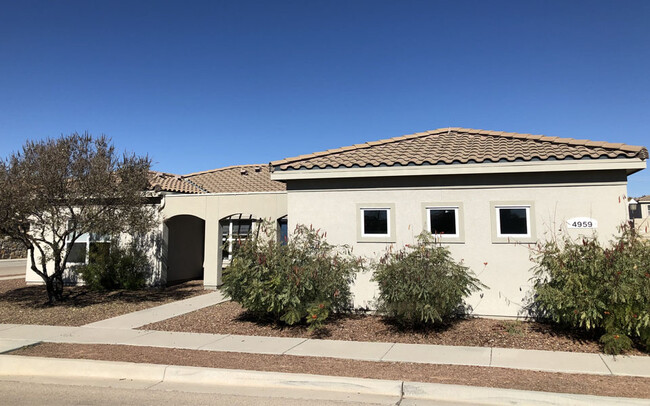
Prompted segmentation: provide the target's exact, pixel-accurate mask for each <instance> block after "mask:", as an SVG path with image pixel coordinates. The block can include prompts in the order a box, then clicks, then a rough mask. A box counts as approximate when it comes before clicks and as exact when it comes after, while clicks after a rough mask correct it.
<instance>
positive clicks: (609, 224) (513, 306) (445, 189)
mask: <svg viewBox="0 0 650 406" xmlns="http://www.w3.org/2000/svg"><path fill="white" fill-rule="evenodd" d="M471 176H472V175H465V176H459V177H457V178H456V179H455V180H454V179H450V178H447V179H445V180H444V181H437V180H436V178H426V179H425V178H422V179H414V178H403V179H398V178H393V179H384V180H381V179H379V180H375V181H373V182H369V181H368V179H365V180H364V179H361V180H355V181H346V182H342V183H340V184H339V185H337V184H336V182H328V181H323V180H321V181H318V180H313V181H309V183H301V184H299V185H297V184H294V185H292V184H291V182H289V184H288V188H289V192H288V198H287V205H288V212H289V227H290V229H292V228H293V227H294V226H295V225H296V224H297V223H306V224H313V225H314V227H317V228H321V229H323V230H325V231H327V238H328V241H329V242H330V243H334V244H352V245H353V247H354V253H355V254H356V255H362V256H366V257H369V258H375V259H376V258H378V257H379V256H380V255H382V253H384V251H385V250H386V249H387V247H388V245H390V244H389V243H376V242H359V241H358V229H359V223H358V222H359V220H358V210H359V209H358V208H359V205H365V204H378V205H386V206H387V207H388V206H389V205H393V206H392V207H394V209H393V210H392V211H393V212H394V213H392V214H393V216H394V224H395V243H396V244H397V245H398V246H402V245H404V244H409V243H413V242H414V239H415V236H417V235H418V234H419V233H420V232H421V231H422V230H423V229H424V227H426V223H425V222H424V215H423V210H424V209H423V206H422V204H423V203H436V202H440V203H446V202H461V203H462V206H463V213H462V214H461V215H462V216H463V218H462V220H461V222H462V223H464V230H463V231H464V242H463V243H456V244H445V245H447V246H448V247H449V249H450V251H451V253H452V255H453V257H454V258H455V259H456V260H463V261H464V263H465V264H466V265H468V266H469V267H470V268H471V269H472V270H474V272H475V273H476V274H477V275H479V277H480V279H481V281H483V283H485V284H486V285H488V286H489V288H490V289H488V290H484V291H483V292H481V293H480V294H479V293H477V294H474V295H473V296H472V297H470V298H469V300H468V303H469V304H470V305H471V306H472V307H473V308H474V313H475V314H477V315H486V316H488V315H489V316H518V315H520V313H521V310H522V304H523V302H522V300H523V299H524V297H525V295H526V294H527V293H528V292H529V290H530V281H529V279H530V277H531V276H532V273H531V271H530V269H531V267H532V265H533V264H532V263H531V261H530V260H529V256H530V254H531V252H530V251H529V249H528V246H527V245H526V244H524V245H519V244H508V243H495V242H493V237H492V233H493V231H492V230H493V227H494V224H493V223H494V222H493V220H492V219H491V217H492V216H491V210H492V209H491V202H504V201H507V202H532V207H533V209H534V218H533V221H534V227H535V229H536V237H537V238H536V239H538V240H544V239H548V238H551V236H552V235H553V234H554V233H557V231H558V230H559V229H560V228H565V227H561V226H562V225H563V224H564V223H565V221H566V220H567V219H569V218H572V217H591V218H594V219H596V220H597V221H598V228H597V229H596V230H569V231H568V232H569V235H571V236H572V237H578V236H579V235H581V234H583V235H584V234H587V235H591V234H592V233H593V232H595V233H596V235H597V236H598V237H599V239H601V240H603V241H607V240H609V239H610V238H611V237H612V235H613V234H614V233H616V232H617V226H619V225H620V224H621V223H622V222H624V221H625V220H626V218H627V205H626V197H625V196H626V189H627V185H626V181H625V175H624V174H623V173H608V174H606V175H605V174H600V176H592V175H589V174H581V175H580V176H567V175H566V174H562V173H560V174H555V175H551V174H549V175H543V174H541V175H540V174H536V175H534V177H528V178H527V177H526V176H520V177H518V178H517V179H516V181H513V179H512V178H513V175H491V176H490V177H482V178H480V179H478V178H472V177H471ZM475 180H478V181H475ZM571 180H573V181H571ZM533 181H534V182H535V183H532V182H533ZM382 184H384V185H385V186H382ZM454 184H455V185H456V186H454ZM325 185H327V187H326V188H325V187H324V186H325ZM485 263H487V265H484V264H485ZM370 277H371V274H370V272H368V273H364V274H360V275H358V277H357V281H356V283H355V286H354V288H353V292H354V294H355V305H356V306H362V307H371V308H372V301H373V299H374V297H375V295H376V285H375V284H374V283H372V282H370ZM481 294H482V297H481Z"/></svg>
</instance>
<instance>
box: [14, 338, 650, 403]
mask: <svg viewBox="0 0 650 406" xmlns="http://www.w3.org/2000/svg"><path fill="white" fill-rule="evenodd" d="M11 354H12V355H25V356H39V357H52V358H78V359H94V360H105V361H125V362H137V363H151V364H171V365H186V366H197V367H208V368H227V369H245V370H254V371H275V372H288V373H304V374H317V375H334V376H350V377H360V378H373V379H390V380H404V381H412V382H434V383H445V384H457V385H472V386H486V387H493V388H509V389H521V390H534V391H544V392H563V393H578V394H589V395H599V396H618V397H634V398H650V378H639V377H622V376H602V375H587V374H562V373H551V372H537V371H525V370H516V369H507V368H488V367H474V366H459V365H429V364H415V363H398V362H371V361H355V360H343V359H334V358H312V357H299V356H291V355H263V354H243V353H232V352H211V351H200V350H180V349H169V348H154V347H131V346H126V345H101V344H92V345H90V344H55V343H44V344H39V345H36V346H32V347H27V348H23V349H19V350H17V351H14V352H12V353H11Z"/></svg>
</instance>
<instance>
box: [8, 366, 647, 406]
mask: <svg viewBox="0 0 650 406" xmlns="http://www.w3.org/2000/svg"><path fill="white" fill-rule="evenodd" d="M3 377H4V378H7V377H25V378H34V377H43V378H70V379H82V378H83V379H87V378H91V379H93V378H97V379H112V380H115V381H123V380H132V381H140V382H149V383H151V385H150V386H147V388H148V389H151V390H156V386H157V384H165V383H168V384H172V385H174V384H175V385H176V387H177V388H178V385H184V386H185V385H186V387H187V388H188V389H190V390H192V391H198V392H201V391H202V390H201V389H200V387H201V386H203V388H205V390H206V391H207V389H208V388H214V387H217V386H220V387H249V388H254V387H255V388H263V389H269V390H271V389H285V390H303V391H304V390H307V391H309V390H314V391H320V392H329V393H333V394H341V393H349V394H354V395H363V396H366V395H367V396H371V395H372V396H385V397H392V398H398V399H400V400H403V401H406V402H404V404H412V403H411V402H410V401H418V400H423V401H436V402H454V403H457V402H460V403H468V404H483V405H502V404H518V405H527V404H553V405H562V406H564V405H585V406H586V405H611V404H617V405H646V406H647V405H648V403H649V402H648V399H630V398H615V397H601V396H590V395H574V394H566V393H550V392H548V393H547V392H533V391H522V390H514V389H495V388H485V387H475V386H462V385H447V384H433V383H416V382H402V381H392V380H379V379H365V378H349V377H337V376H324V375H308V374H289V373H276V372H258V371H243V370H231V369H216V368H199V367H186V366H174V365H157V364H136V363H129V362H112V361H93V360H75V359H60V358H41V357H24V356H18V355H0V378H3ZM184 386H181V387H184ZM197 387H199V389H198V390H197ZM161 388H163V389H164V386H162V387H161Z"/></svg>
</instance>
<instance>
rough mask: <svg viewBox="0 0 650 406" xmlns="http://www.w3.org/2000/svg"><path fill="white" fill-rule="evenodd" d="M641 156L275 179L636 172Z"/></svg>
mask: <svg viewBox="0 0 650 406" xmlns="http://www.w3.org/2000/svg"><path fill="white" fill-rule="evenodd" d="M645 167H646V163H645V161H643V160H641V159H640V158H616V159H576V160H556V161H525V162H482V163H465V164H438V165H413V166H382V167H363V168H345V167H343V168H341V167H340V168H337V169H332V168H327V169H316V168H312V169H297V170H296V169H294V170H276V171H274V172H272V173H271V179H272V180H295V179H329V178H359V177H386V176H420V175H461V174H477V173H521V172H566V171H590V170H617V169H618V170H622V169H629V170H634V172H636V171H639V170H642V169H645Z"/></svg>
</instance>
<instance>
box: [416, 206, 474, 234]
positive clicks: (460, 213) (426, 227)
mask: <svg viewBox="0 0 650 406" xmlns="http://www.w3.org/2000/svg"><path fill="white" fill-rule="evenodd" d="M421 207H422V211H421V213H422V230H423V231H427V232H429V233H431V216H430V211H431V210H450V209H454V210H455V215H456V216H455V218H456V234H453V235H452V234H433V233H432V234H433V236H434V237H435V238H436V241H437V242H439V243H444V244H464V243H465V220H464V216H465V210H464V208H463V202H458V201H456V202H449V201H429V202H424V203H422V206H421Z"/></svg>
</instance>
